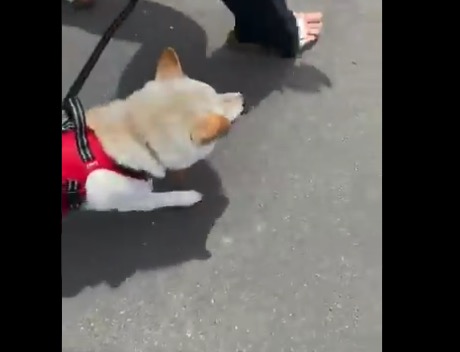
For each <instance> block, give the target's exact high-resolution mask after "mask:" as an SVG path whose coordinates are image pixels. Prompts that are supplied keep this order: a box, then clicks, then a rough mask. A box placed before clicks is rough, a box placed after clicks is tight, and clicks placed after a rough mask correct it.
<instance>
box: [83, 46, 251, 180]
mask: <svg viewBox="0 0 460 352" xmlns="http://www.w3.org/2000/svg"><path fill="white" fill-rule="evenodd" d="M242 110H243V98H242V96H241V94H239V93H226V94H219V93H217V92H216V91H215V90H214V89H213V88H212V87H211V86H209V85H207V84H206V83H203V82H200V81H197V80H194V79H191V78H189V77H188V76H186V75H185V74H184V73H183V71H182V68H181V64H180V61H179V58H178V55H177V54H176V52H175V51H174V49H172V48H167V49H166V50H164V52H163V53H162V54H161V56H160V59H159V60H158V64H157V69H156V74H155V79H154V80H152V81H149V82H148V83H147V84H146V85H145V86H144V87H143V88H141V89H139V90H138V91H136V92H134V93H133V94H132V95H131V96H129V97H128V98H126V99H125V100H115V101H112V102H110V103H108V104H106V105H103V106H98V107H94V108H92V109H90V110H89V111H87V113H86V114H87V121H88V125H89V127H91V128H92V129H93V130H94V131H95V132H96V134H97V136H98V138H99V139H100V141H101V144H102V146H103V148H104V149H105V151H106V152H107V153H108V154H109V155H110V156H111V157H112V158H114V159H115V160H116V161H117V162H119V163H121V164H123V165H125V166H128V167H131V168H134V169H140V170H144V171H147V172H150V173H151V174H153V175H154V176H157V177H163V176H164V173H165V171H166V170H167V169H170V170H180V169H185V168H188V167H189V166H191V165H193V164H194V163H195V162H197V161H198V160H200V159H203V158H205V157H206V156H207V155H208V154H209V153H210V152H211V151H212V149H213V146H214V144H215V142H216V141H217V140H218V139H219V138H220V137H222V136H223V135H225V134H226V133H227V132H228V130H229V129H230V126H231V123H232V121H233V120H235V119H236V118H237V117H238V116H239V115H240V114H241V112H242Z"/></svg>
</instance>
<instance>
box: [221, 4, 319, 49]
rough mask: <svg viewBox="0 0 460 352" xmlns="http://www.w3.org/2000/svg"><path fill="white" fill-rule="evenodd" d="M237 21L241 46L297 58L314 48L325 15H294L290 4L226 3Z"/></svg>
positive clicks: (236, 25) (237, 34)
mask: <svg viewBox="0 0 460 352" xmlns="http://www.w3.org/2000/svg"><path fill="white" fill-rule="evenodd" d="M222 2H223V3H224V4H225V5H226V6H227V8H228V9H229V10H230V11H231V12H232V13H233V15H234V17H235V28H234V36H235V39H236V40H237V41H238V42H239V43H252V44H258V45H261V46H263V47H266V48H271V49H275V50H277V51H278V52H279V53H280V54H281V55H282V56H284V57H293V56H295V55H296V54H298V53H299V52H300V51H301V50H302V49H304V48H306V47H308V46H309V45H311V44H314V43H315V42H316V40H317V39H318V35H319V32H320V30H321V27H322V14H321V13H293V12H292V11H291V10H289V9H288V7H287V4H286V0H222Z"/></svg>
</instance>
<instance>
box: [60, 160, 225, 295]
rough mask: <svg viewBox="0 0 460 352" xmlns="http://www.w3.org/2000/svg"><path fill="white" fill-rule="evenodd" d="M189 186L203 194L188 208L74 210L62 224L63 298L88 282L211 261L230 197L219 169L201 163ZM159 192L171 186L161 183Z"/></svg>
mask: <svg viewBox="0 0 460 352" xmlns="http://www.w3.org/2000/svg"><path fill="white" fill-rule="evenodd" d="M186 183H187V189H188V188H192V187H189V186H188V185H189V184H190V185H193V189H195V190H197V191H199V192H202V193H203V195H204V198H203V201H202V202H201V203H198V204H196V205H194V206H192V207H190V208H180V209H179V208H177V209H175V208H163V209H161V210H157V211H155V212H147V213H138V212H133V213H117V212H107V213H105V212H104V213H93V212H75V213H74V214H71V215H70V216H69V217H68V218H67V219H65V221H64V222H63V228H62V248H61V251H62V296H63V297H72V296H75V295H76V294H78V293H79V292H80V291H81V290H82V289H83V288H85V287H87V286H94V285H98V284H100V283H103V282H105V283H107V284H109V285H110V286H111V287H118V286H119V285H120V284H121V283H123V282H124V281H125V280H126V279H127V278H129V277H130V276H132V275H133V274H134V273H135V272H136V271H144V270H152V269H157V268H161V267H166V266H170V265H176V264H179V263H182V262H186V261H189V260H203V259H208V258H209V257H210V256H211V253H209V251H208V250H207V249H206V240H207V236H208V234H209V232H210V231H211V228H212V227H213V225H214V222H215V221H216V219H218V218H219V217H220V216H221V215H222V214H223V212H224V211H225V209H226V207H227V205H228V200H227V198H226V197H225V195H224V194H223V190H222V188H221V183H220V180H219V177H218V176H217V174H216V172H215V171H214V170H213V169H212V168H211V167H210V166H209V165H208V164H207V163H206V162H200V163H198V164H196V165H195V166H194V167H192V168H191V169H189V170H187V181H186ZM155 188H157V189H156V190H160V191H161V190H164V189H166V188H169V189H170V187H169V185H168V184H167V183H165V182H163V183H162V184H160V185H156V187H155Z"/></svg>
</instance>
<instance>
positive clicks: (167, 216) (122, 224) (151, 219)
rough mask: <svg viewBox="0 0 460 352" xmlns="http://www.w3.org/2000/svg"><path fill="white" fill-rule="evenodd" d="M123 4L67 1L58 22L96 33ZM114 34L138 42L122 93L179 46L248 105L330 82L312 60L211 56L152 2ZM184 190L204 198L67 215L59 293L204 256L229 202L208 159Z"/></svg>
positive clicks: (200, 39) (197, 34)
mask: <svg viewBox="0 0 460 352" xmlns="http://www.w3.org/2000/svg"><path fill="white" fill-rule="evenodd" d="M127 2H128V0H98V1H97V4H96V6H95V7H94V8H93V9H90V10H85V11H74V10H72V9H71V8H70V6H66V4H64V6H63V7H62V9H63V10H62V23H63V25H67V26H76V27H78V28H80V29H83V30H85V31H88V32H89V33H92V34H97V35H101V34H102V33H103V32H104V30H105V29H106V28H107V26H108V25H109V24H110V22H111V21H112V19H113V18H114V16H116V15H117V14H118V12H119V11H120V10H121V9H122V8H123V7H124V6H125V5H126V4H127ZM222 6H223V7H222V11H226V9H225V7H224V5H222ZM114 38H116V39H120V40H124V41H129V42H134V43H139V44H140V48H139V50H138V51H137V53H136V54H135V55H134V57H133V58H132V60H131V61H130V63H129V64H128V65H127V67H126V68H125V70H124V72H123V73H122V76H121V79H120V82H119V84H118V89H117V93H116V95H117V97H119V98H124V97H126V96H127V95H129V94H131V93H132V92H133V91H134V90H136V89H139V88H140V87H141V86H142V85H143V84H144V83H145V82H147V81H148V80H150V79H152V78H153V76H154V74H155V66H156V61H157V59H158V57H159V55H160V53H161V52H162V50H163V49H164V48H165V47H173V48H175V49H176V51H177V53H178V55H179V57H180V60H181V63H182V66H183V69H184V71H185V72H186V73H187V74H188V75H189V76H190V77H192V78H195V79H199V80H203V81H205V82H207V83H209V84H211V85H212V86H213V87H214V88H216V90H217V91H219V92H229V91H239V92H242V93H243V95H244V97H245V101H246V105H247V106H249V107H255V106H257V105H258V104H259V103H260V102H261V101H262V100H263V99H264V98H266V97H267V96H268V95H269V94H270V93H271V92H273V91H276V90H281V89H283V88H285V87H289V88H292V89H297V90H301V91H303V92H308V93H316V92H320V90H321V88H322V87H324V86H326V87H329V86H331V82H330V80H329V79H328V77H327V76H326V75H325V74H323V73H322V72H320V71H319V70H317V69H315V68H314V67H312V66H308V65H303V66H294V61H292V60H286V59H276V58H274V57H266V56H262V55H257V54H249V55H248V54H244V53H241V52H234V51H231V50H229V49H227V48H226V47H225V46H224V47H222V48H220V49H218V50H216V51H214V52H213V53H211V55H210V56H209V57H208V56H207V54H206V48H207V37H206V33H205V32H204V30H203V29H202V28H201V27H200V26H199V25H198V24H197V23H196V22H195V21H193V20H192V19H190V18H188V17H187V16H185V15H184V14H182V13H181V12H179V11H178V10H175V9H172V8H170V7H167V6H164V5H160V4H156V3H153V2H150V1H142V0H141V1H139V3H138V5H137V7H136V8H135V9H134V11H133V12H132V14H131V15H130V17H129V18H128V19H127V21H126V22H125V23H124V24H123V25H122V26H121V28H120V29H119V30H118V31H117V32H116V34H115V36H114ZM223 40H224V38H223ZM109 45H110V44H109ZM82 65H83V62H82ZM186 188H187V189H197V190H198V191H200V192H202V193H203V194H204V199H203V201H202V203H201V204H199V205H196V206H193V207H191V208H187V209H179V210H170V209H169V210H168V209H164V210H159V211H155V212H152V213H132V214H119V213H86V212H82V213H79V214H75V215H72V216H71V217H70V218H69V219H66V221H65V222H64V225H63V232H62V295H63V297H69V296H74V295H76V294H78V293H79V292H80V291H81V290H82V289H83V288H85V287H86V286H90V285H96V284H99V283H101V282H106V283H108V284H110V285H111V286H113V287H116V286H118V285H120V284H121V283H122V282H123V281H125V280H126V279H127V278H128V277H130V276H131V275H132V274H133V273H135V272H136V271H138V270H152V269H155V268H159V267H163V266H168V265H176V264H179V263H183V262H185V261H188V260H193V259H204V258H207V257H209V256H210V253H209V252H208V251H207V249H206V240H207V236H208V234H209V232H210V230H211V228H212V226H213V224H214V222H215V221H216V219H218V218H219V217H220V216H222V214H223V212H224V211H225V208H226V207H227V204H228V200H227V198H226V197H225V195H224V190H223V189H222V185H221V182H220V180H219V177H218V175H217V174H216V172H215V171H214V170H213V169H212V168H211V167H210V166H209V165H208V164H207V163H206V162H201V163H199V164H197V165H196V166H195V167H193V168H192V169H191V171H190V172H189V174H188V179H187V187H186Z"/></svg>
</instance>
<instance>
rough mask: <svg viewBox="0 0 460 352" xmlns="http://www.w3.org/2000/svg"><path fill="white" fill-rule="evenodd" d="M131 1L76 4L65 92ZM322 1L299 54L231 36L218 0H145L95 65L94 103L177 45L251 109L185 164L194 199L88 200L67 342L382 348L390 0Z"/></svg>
mask: <svg viewBox="0 0 460 352" xmlns="http://www.w3.org/2000/svg"><path fill="white" fill-rule="evenodd" d="M126 2H127V0H98V4H97V6H96V7H95V8H93V9H91V10H88V11H85V12H83V11H82V12H74V11H71V10H69V8H68V7H67V6H65V4H63V10H62V16H63V18H62V31H63V35H62V41H63V50H62V61H63V65H62V66H63V70H62V75H63V91H62V94H63V95H64V94H65V92H66V91H67V88H68V87H69V85H70V84H71V82H72V81H73V79H74V78H75V77H76V75H77V73H78V71H79V70H80V68H81V66H82V65H83V63H84V62H85V60H86V59H87V57H88V55H89V54H90V52H91V51H92V50H93V48H94V45H95V44H96V43H97V41H98V39H99V38H100V36H101V33H102V32H103V31H104V29H105V28H106V26H107V25H108V24H109V23H110V22H111V20H112V19H113V17H114V16H115V15H116V14H117V12H118V11H119V10H120V9H121V7H122V6H124V5H125V4H126ZM289 4H290V5H291V8H293V9H295V10H303V9H304V10H308V11H316V10H319V11H323V12H324V31H323V35H322V37H321V39H320V41H319V42H318V44H317V45H316V46H315V47H314V48H313V49H312V50H310V51H308V52H306V53H304V55H303V56H302V58H300V59H298V60H295V61H290V60H282V59H276V58H274V57H269V56H264V55H261V54H260V53H256V52H235V51H231V50H229V49H228V48H226V47H225V46H224V41H225V38H226V35H227V32H228V31H229V30H230V29H231V28H232V26H233V19H232V17H231V15H230V13H229V12H228V11H227V9H226V8H225V7H224V5H223V4H221V3H220V2H219V1H218V0H193V1H185V0H170V1H167V0H160V1H150V0H141V1H140V3H139V5H138V7H137V8H136V9H135V11H134V13H133V14H132V15H131V17H130V18H129V19H128V21H127V22H126V23H125V24H124V25H123V27H122V28H121V29H120V30H119V32H117V34H116V35H115V37H114V38H113V40H112V41H111V42H110V44H109V46H108V47H107V49H106V50H105V52H104V54H103V56H102V57H101V59H100V61H99V63H98V65H97V66H96V67H95V69H94V71H93V72H92V74H91V76H90V78H89V80H88V81H87V83H86V85H85V87H84V89H83V91H82V93H81V98H82V101H83V104H84V105H85V106H88V107H89V106H92V105H94V104H100V103H103V102H105V101H108V100H110V99H113V98H116V97H125V96H127V95H128V94H129V93H131V92H132V91H133V90H135V89H137V88H140V87H141V86H142V84H143V83H144V82H146V81H147V80H149V79H151V78H152V77H153V75H154V72H155V64H156V60H157V59H158V56H159V54H160V52H161V51H162V49H163V48H164V47H166V46H172V47H174V48H176V50H177V52H178V54H179V56H180V58H181V60H182V64H183V68H184V70H185V71H186V73H187V74H189V75H190V76H192V77H195V78H198V79H201V80H205V81H206V82H208V83H210V84H212V85H213V86H215V87H216V88H217V89H218V90H219V91H222V92H223V91H241V92H243V94H244V95H245V97H246V100H247V103H248V106H249V112H248V114H247V115H245V116H243V117H242V118H241V120H240V121H239V122H238V123H237V124H236V125H235V126H234V128H233V130H232V131H231V133H230V134H229V135H228V136H227V137H226V138H225V139H224V140H223V141H221V143H220V144H219V145H218V147H217V149H216V150H215V152H214V153H213V154H212V156H211V157H210V158H209V160H207V161H206V162H202V163H199V164H198V165H196V167H194V168H193V169H192V170H191V172H190V175H189V178H188V180H187V184H188V186H189V187H190V188H193V189H197V190H199V191H201V192H203V193H204V199H203V202H202V203H201V204H199V205H197V206H195V207H192V208H189V209H180V210H177V209H174V210H160V211H157V212H152V213H145V214H135V213H130V214H117V213H113V214H109V213H107V214H94V213H83V212H82V213H77V214H75V215H73V216H71V217H70V218H69V219H67V221H66V222H65V224H64V226H63V234H62V276H63V278H62V279H63V283H62V309H63V313H62V345H63V351H64V352H96V351H101V352H178V351H183V352H243V351H244V352H250V351H254V352H290V351H297V352H380V351H382V39H381V38H382V37H381V36H382V4H381V1H380V0H340V1H339V0H323V1H319V0H308V1H307V0H296V1H289Z"/></svg>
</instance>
